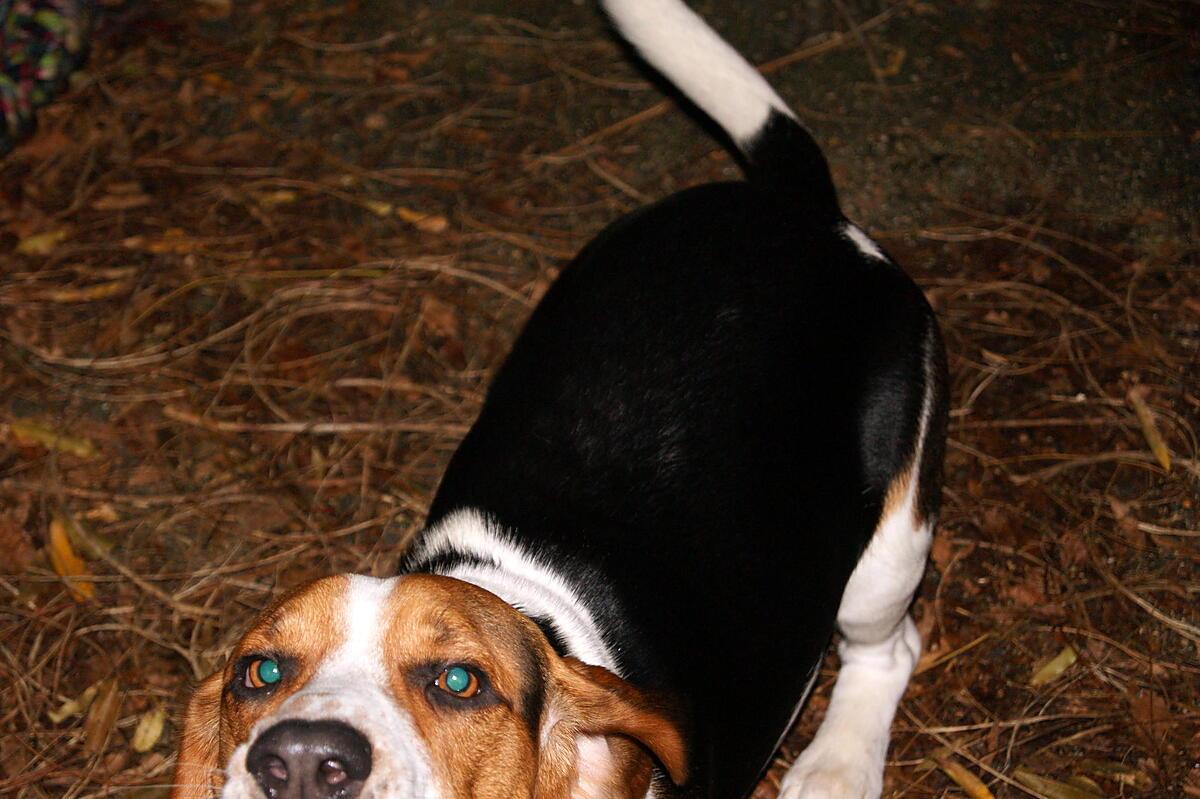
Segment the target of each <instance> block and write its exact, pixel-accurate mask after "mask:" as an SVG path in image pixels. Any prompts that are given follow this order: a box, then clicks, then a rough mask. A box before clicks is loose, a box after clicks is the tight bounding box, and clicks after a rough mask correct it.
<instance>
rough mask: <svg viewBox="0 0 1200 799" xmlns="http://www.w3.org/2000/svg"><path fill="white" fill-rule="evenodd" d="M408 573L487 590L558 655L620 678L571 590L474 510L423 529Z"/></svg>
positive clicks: (599, 635) (597, 631)
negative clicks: (530, 622)
mask: <svg viewBox="0 0 1200 799" xmlns="http://www.w3.org/2000/svg"><path fill="white" fill-rule="evenodd" d="M407 562H408V564H409V567H410V569H411V570H412V571H424V572H430V573H433V574H440V575H443V576H445V577H453V578H455V579H458V580H462V581H463V582H467V583H471V584H472V585H476V586H478V587H480V588H482V589H484V590H485V591H490V592H491V593H493V594H495V595H496V596H498V597H500V598H501V599H503V600H504V601H505V602H507V603H508V604H510V605H512V606H513V607H514V608H516V609H517V610H519V611H520V612H521V613H524V614H525V615H526V616H528V617H529V618H530V619H532V620H533V621H534V623H536V624H537V625H538V626H539V627H540V628H541V629H542V631H543V632H545V633H546V637H547V638H548V639H549V640H550V643H551V644H552V645H553V646H554V648H555V649H557V650H559V654H561V655H569V656H571V657H575V658H578V659H579V660H581V661H583V662H584V663H588V664H591V665H595V666H603V667H604V668H606V669H608V670H609V671H611V672H613V673H614V674H617V675H618V676H621V674H620V669H619V667H618V664H617V661H616V658H615V657H614V656H613V653H612V649H611V647H610V646H609V644H608V643H607V642H606V641H605V639H604V635H603V633H602V632H601V628H600V626H599V625H598V624H597V623H596V619H595V617H594V616H593V614H592V612H591V611H590V610H589V609H588V607H587V604H586V603H585V602H584V600H583V598H582V597H581V596H580V593H579V590H578V587H577V586H574V585H572V584H571V583H570V582H569V581H568V580H567V579H566V578H565V577H564V576H563V575H562V574H560V573H559V572H557V571H555V570H554V569H553V568H551V567H550V566H549V565H548V564H547V563H545V562H544V561H542V560H541V559H539V558H538V557H537V555H536V554H535V553H531V552H527V551H526V550H525V549H523V548H522V547H521V546H519V545H518V544H516V543H515V542H514V541H513V540H512V538H511V537H509V536H507V535H505V533H504V530H503V529H501V528H500V527H499V525H497V524H495V523H494V522H493V521H492V520H490V519H488V518H487V517H486V516H484V514H482V513H481V512H479V511H477V510H474V509H463V510H457V511H455V512H454V513H451V514H450V515H448V516H446V517H445V518H444V519H442V520H441V521H439V522H438V523H437V524H436V525H434V526H433V527H431V528H430V529H428V530H426V531H425V533H424V534H423V535H422V536H421V540H420V541H419V542H418V544H417V545H416V548H415V550H414V552H413V553H412V555H410V556H409V558H408V560H407Z"/></svg>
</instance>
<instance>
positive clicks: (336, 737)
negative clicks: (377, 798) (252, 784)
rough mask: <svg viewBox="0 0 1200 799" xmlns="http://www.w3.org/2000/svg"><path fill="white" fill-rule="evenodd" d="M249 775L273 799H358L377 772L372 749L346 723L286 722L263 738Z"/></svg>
mask: <svg viewBox="0 0 1200 799" xmlns="http://www.w3.org/2000/svg"><path fill="white" fill-rule="evenodd" d="M246 770H247V771H249V772H250V774H251V775H253V777H254V779H255V781H256V782H258V785H259V787H260V788H262V791H263V793H264V794H265V795H266V796H267V799H354V797H357V796H358V794H359V791H361V790H362V786H363V782H365V781H366V779H367V777H368V776H369V775H370V773H371V744H370V743H369V742H368V741H367V739H366V738H365V737H364V736H363V734H362V733H361V732H359V731H358V730H356V729H354V728H353V727H351V726H350V725H349V724H344V723H342V722H340V721H305V720H302V719H289V720H287V721H281V722H279V723H278V724H276V725H274V726H273V727H271V728H269V729H267V730H266V731H264V732H263V733H262V734H261V735H259V736H258V739H257V740H255V742H254V743H253V745H251V747H250V751H249V752H247V753H246Z"/></svg>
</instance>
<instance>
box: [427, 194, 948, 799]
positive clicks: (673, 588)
mask: <svg viewBox="0 0 1200 799" xmlns="http://www.w3.org/2000/svg"><path fill="white" fill-rule="evenodd" d="M835 210H836V209H835ZM821 216H825V215H812V214H807V213H803V212H802V210H801V209H798V208H797V206H796V203H794V202H792V201H791V200H790V199H789V198H788V197H787V196H786V195H780V194H776V193H773V192H770V191H767V190H764V187H763V186H762V185H761V184H758V183H750V182H743V183H722V184H713V185H707V186H700V187H697V188H694V189H690V190H688V191H685V192H682V193H680V194H677V195H674V196H672V197H669V198H667V199H666V200H664V201H662V202H659V203H657V204H655V205H653V206H651V207H648V208H645V209H643V210H641V211H638V212H636V213H635V214H633V215H631V216H629V217H626V218H625V219H622V220H621V221H619V222H617V223H616V224H614V225H612V226H611V227H610V228H609V229H607V230H606V231H605V232H604V233H602V234H601V235H600V236H599V237H598V238H597V239H595V240H594V241H593V242H592V243H591V244H590V245H588V247H587V248H585V249H584V250H583V252H581V253H580V255H579V256H578V258H577V259H576V260H575V262H574V263H572V264H571V265H570V266H569V267H567V268H566V269H565V270H564V272H563V273H562V275H561V277H560V278H559V280H558V281H557V282H556V284H555V285H554V286H553V287H552V288H551V289H550V291H549V292H548V293H547V295H546V297H545V298H544V299H543V301H542V303H541V304H540V305H539V306H538V308H537V310H536V311H535V312H534V314H533V316H532V318H531V319H530V321H529V323H528V326H527V327H526V328H525V331H524V332H523V334H522V335H521V337H520V339H519V341H518V342H517V344H516V346H515V347H514V349H513V354H512V356H511V357H510V358H509V360H508V362H507V363H506V364H505V365H504V367H503V368H502V369H501V370H500V372H499V374H497V376H496V378H495V381H494V383H493V384H492V387H491V390H490V392H489V393H488V397H487V402H486V403H485V405H484V408H483V412H482V413H481V415H480V417H479V420H478V422H477V423H476V424H475V426H474V427H473V428H472V430H471V432H470V434H469V435H468V436H467V438H466V439H465V440H464V441H463V443H462V446H461V447H460V448H459V450H458V452H457V454H456V455H455V456H454V458H453V460H452V462H451V464H450V467H449V469H448V471H447V472H446V475H445V477H444V479H443V482H442V485H441V489H440V490H439V492H438V495H437V498H436V500H435V502H434V504H433V507H432V509H431V512H430V517H429V522H430V525H433V524H436V523H437V521H438V520H439V519H441V518H442V517H444V515H445V514H447V513H448V512H450V511H453V510H455V509H458V508H463V507H474V508H479V509H483V510H485V511H486V512H487V513H488V514H489V515H491V516H493V517H494V518H495V519H496V520H497V521H498V522H499V523H500V524H501V525H502V526H503V527H504V528H505V529H506V530H508V531H510V532H511V533H512V534H513V535H514V536H515V537H516V539H517V540H518V541H520V542H522V543H524V544H526V545H527V546H529V547H531V548H533V549H534V550H535V551H538V550H550V551H553V552H554V554H553V556H552V557H551V558H549V559H550V560H551V562H554V563H556V564H565V563H569V564H574V569H575V575H574V576H575V577H576V579H577V580H578V582H579V584H580V585H582V586H585V587H587V588H588V589H589V590H590V592H591V593H592V596H593V597H594V599H595V601H593V602H592V603H591V604H592V605H593V609H594V610H595V611H596V612H597V613H598V614H599V615H600V616H601V617H602V619H603V620H604V623H605V624H607V625H610V626H611V627H615V628H619V629H620V633H619V636H615V637H618V638H619V639H621V640H626V641H636V642H637V644H636V645H635V646H627V647H625V648H624V649H623V650H622V651H620V652H619V653H618V656H619V657H620V660H621V666H622V671H623V674H624V675H625V676H626V677H627V678H628V679H630V680H631V681H632V682H633V683H635V684H638V685H640V686H642V687H645V688H650V689H653V690H658V691H663V692H666V693H668V694H674V695H678V696H685V697H703V700H702V701H693V702H692V703H691V704H690V706H688V707H686V708H685V710H686V716H687V719H688V721H689V723H690V724H691V725H692V726H693V729H694V732H695V733H696V735H697V740H698V741H699V742H700V746H699V747H698V751H695V752H693V780H694V781H696V782H697V783H698V784H699V785H703V786H705V787H704V788H703V789H702V793H704V794H705V795H712V796H723V797H730V796H737V795H740V793H741V792H742V791H743V790H745V786H746V785H747V783H748V782H749V781H752V780H753V778H754V777H755V775H756V774H757V773H758V772H759V770H760V769H761V768H762V766H763V765H764V763H765V761H766V759H767V758H769V757H770V755H771V753H772V752H773V750H774V747H775V746H776V745H777V743H778V737H779V734H780V730H781V729H784V728H785V727H786V725H787V723H788V721H789V718H790V716H791V715H792V714H793V712H794V710H795V706H796V704H797V702H798V699H799V697H800V696H801V695H802V693H803V691H804V688H805V684H806V682H807V680H808V678H809V676H810V675H809V674H808V673H806V672H805V671H804V670H801V669H797V668H796V664H799V663H803V664H814V667H815V664H818V663H819V662H820V659H821V656H822V653H823V652H824V649H825V647H826V646H827V644H828V640H829V636H830V634H831V632H832V624H833V619H834V615H835V613H836V609H837V605H838V601H839V599H840V597H841V592H842V589H843V587H844V585H845V582H846V580H847V578H848V576H849V574H850V571H851V570H852V569H853V567H854V564H855V562H856V560H857V558H858V556H859V554H860V553H861V551H862V549H863V547H864V546H865V545H866V542H867V541H868V539H869V538H870V535H871V533H872V531H873V529H874V528H875V525H876V524H877V522H878V521H879V518H880V513H881V509H882V506H883V502H884V498H885V493H886V491H887V489H888V484H889V481H890V480H891V479H892V478H893V477H894V476H895V475H896V474H897V473H898V472H899V471H900V470H902V469H903V468H904V465H905V459H906V458H908V457H910V456H911V455H912V451H913V444H914V440H915V437H916V435H917V429H916V423H915V420H916V419H917V418H918V417H919V412H920V408H919V407H918V406H919V404H920V402H921V399H922V396H923V393H924V391H923V385H924V382H923V380H922V379H921V375H922V374H923V373H924V364H923V358H924V353H926V352H928V351H929V348H930V346H931V342H930V337H931V336H936V328H935V327H934V325H933V322H932V319H931V314H930V311H929V309H928V307H927V305H926V303H925V301H924V298H923V297H922V295H921V293H920V291H919V290H918V289H917V288H916V287H915V286H914V285H913V284H912V283H911V281H910V280H909V279H908V278H907V277H905V276H904V275H903V273H901V272H900V270H899V269H898V268H897V267H895V266H894V265H893V264H891V263H890V262H887V261H883V260H880V259H876V258H869V257H864V256H863V254H862V253H861V252H859V251H858V249H857V248H856V247H855V246H854V244H853V243H851V242H850V241H848V240H847V239H845V238H844V237H842V236H839V235H837V234H836V232H835V227H833V226H831V225H830V223H829V221H828V217H826V218H825V219H821ZM831 345H832V346H831ZM860 403H861V404H860ZM939 460H940V459H939ZM935 483H936V481H935ZM592 575H602V577H601V578H600V579H602V580H603V581H604V584H603V585H602V586H596V585H592V584H591V576H592ZM765 628H766V629H769V630H770V631H771V632H770V634H769V635H764V634H763V631H764V629H765Z"/></svg>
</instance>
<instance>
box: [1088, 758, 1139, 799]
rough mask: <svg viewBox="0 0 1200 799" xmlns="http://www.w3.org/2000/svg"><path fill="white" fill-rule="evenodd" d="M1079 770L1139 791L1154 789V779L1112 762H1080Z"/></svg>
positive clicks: (1134, 769)
mask: <svg viewBox="0 0 1200 799" xmlns="http://www.w3.org/2000/svg"><path fill="white" fill-rule="evenodd" d="M1079 770H1080V771H1083V772H1085V773H1087V774H1095V775H1096V776H1098V777H1104V778H1106V779H1110V780H1112V781H1114V782H1119V783H1121V784H1122V785H1129V786H1131V787H1133V788H1136V789H1137V790H1139V791H1148V790H1150V789H1151V788H1153V787H1154V779H1153V778H1152V777H1151V776H1150V775H1149V774H1147V773H1146V772H1144V771H1142V770H1140V769H1138V768H1135V767H1133V766H1127V765H1125V764H1124V763H1117V762H1114V761H1112V760H1081V761H1079Z"/></svg>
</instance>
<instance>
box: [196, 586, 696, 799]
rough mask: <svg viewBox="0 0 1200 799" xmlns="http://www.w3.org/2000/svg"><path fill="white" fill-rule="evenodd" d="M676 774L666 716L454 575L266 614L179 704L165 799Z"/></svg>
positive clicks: (341, 592) (504, 790) (438, 794)
mask: <svg viewBox="0 0 1200 799" xmlns="http://www.w3.org/2000/svg"><path fill="white" fill-rule="evenodd" d="M655 760H657V761H658V763H660V764H661V765H662V766H663V768H664V769H665V770H666V772H667V773H668V774H669V775H670V776H671V778H672V779H673V780H674V781H675V782H677V783H679V782H682V781H683V779H684V773H685V752H684V745H683V739H682V737H681V735H680V733H679V731H678V729H677V727H676V726H675V724H674V723H673V722H672V721H671V719H670V717H669V715H668V714H667V713H665V712H664V710H663V709H662V708H661V707H659V706H658V705H656V704H655V702H654V701H653V700H652V699H651V698H650V697H648V696H646V695H645V694H643V693H641V692H639V691H638V690H637V689H635V688H634V687H632V686H631V685H629V684H628V683H626V682H624V681H623V680H621V679H619V678H618V677H616V676H615V675H613V674H612V673H610V672H608V671H606V670H604V669H602V668H599V667H595V666H587V665H584V664H582V663H580V662H579V661H577V660H574V659H572V658H562V657H559V656H558V655H557V654H556V653H555V651H554V650H553V648H552V647H551V646H550V645H549V643H548V642H547V640H546V638H545V636H544V635H543V634H542V632H541V630H540V629H539V628H538V627H537V626H536V625H535V624H533V623H532V622H531V621H530V620H529V619H527V618H526V617H525V616H523V615H522V614H520V613H518V612H517V611H516V610H514V609H513V608H512V607H511V606H509V605H508V604H506V603H505V602H503V601H502V600H501V599H499V598H498V597H496V596H494V595H492V594H490V593H488V592H487V591H484V590H482V589H479V588H477V587H475V586H473V585H470V584H468V583H464V582H461V581H459V580H454V579H451V578H448V577H436V576H431V575H411V576H405V577H397V578H392V579H389V580H378V579H374V578H370V577H358V576H346V575H342V576H337V577H329V578H325V579H322V580H318V581H316V582H314V583H310V584H309V585H307V586H305V587H303V588H300V589H298V590H297V591H295V592H293V593H291V594H289V595H288V596H286V597H284V598H283V599H281V600H280V601H279V602H277V603H275V604H274V605H273V606H271V607H270V608H269V609H268V610H267V611H265V612H264V613H263V614H262V616H261V617H260V618H259V619H258V620H257V621H256V623H255V624H254V626H253V628H252V629H251V630H250V631H249V632H247V633H246V634H245V636H243V637H242V639H241V641H239V642H238V644H237V646H236V647H235V649H234V651H233V653H232V655H231V656H230V658H229V662H228V663H227V664H226V666H225V668H224V669H222V670H221V671H219V672H217V673H216V674H213V675H212V676H210V677H209V678H208V679H206V680H204V681H203V682H202V683H201V684H200V685H199V687H198V688H197V689H196V691H195V693H194V694H193V695H192V698H191V701H190V702H189V704H188V707H187V714H186V719H185V723H184V729H183V736H182V742H181V744H180V749H179V759H178V763H177V765H176V771H175V782H176V786H175V788H174V791H173V792H172V797H173V798H174V799H201V798H202V797H203V799H209V797H215V796H218V795H220V796H222V797H228V798H229V799H243V798H245V799H263V797H267V798H268V799H290V797H301V796H303V797H321V798H322V799H325V798H326V797H328V798H329V799H333V798H334V797H337V799H354V798H355V797H359V798H360V799H465V798H466V797H472V798H473V799H484V798H485V797H495V799H509V798H510V797H514V796H531V797H536V799H559V798H560V797H561V798H562V799H566V797H572V798H573V799H582V798H583V797H596V798H597V799H599V798H600V797H605V798H616V797H630V798H632V797H637V799H641V797H643V796H644V795H645V794H646V791H647V789H648V786H649V781H650V777H651V772H652V765H653V763H654V761H655Z"/></svg>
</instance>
